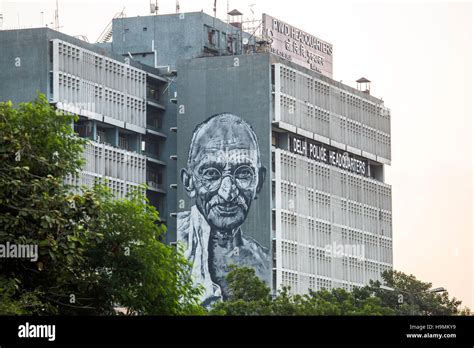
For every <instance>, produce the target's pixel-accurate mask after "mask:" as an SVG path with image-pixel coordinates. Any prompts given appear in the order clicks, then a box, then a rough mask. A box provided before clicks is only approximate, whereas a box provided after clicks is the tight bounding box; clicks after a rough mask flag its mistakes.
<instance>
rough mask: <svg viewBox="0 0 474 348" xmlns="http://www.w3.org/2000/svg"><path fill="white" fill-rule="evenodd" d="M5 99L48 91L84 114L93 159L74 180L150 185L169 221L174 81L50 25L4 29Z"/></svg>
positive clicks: (80, 124)
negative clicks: (165, 97)
mask: <svg viewBox="0 0 474 348" xmlns="http://www.w3.org/2000/svg"><path fill="white" fill-rule="evenodd" d="M0 47H1V48H2V49H1V50H0V66H1V67H2V68H1V69H0V81H2V82H1V83H0V99H1V100H12V101H13V102H14V103H18V102H26V101H31V100H33V99H34V98H35V96H36V92H37V91H38V92H41V93H43V94H45V95H46V96H47V98H48V100H49V101H50V103H51V104H54V105H55V106H56V108H57V109H60V110H64V111H68V112H71V113H73V114H76V115H78V116H79V120H78V121H77V122H76V123H75V124H74V128H75V130H76V132H77V133H78V134H79V136H81V137H84V138H88V139H89V140H90V142H89V144H88V145H87V147H86V149H85V158H86V166H85V168H84V170H83V171H82V172H81V173H80V174H79V175H78V176H76V177H72V176H71V177H69V178H68V179H67V180H68V181H69V182H70V183H75V184H79V185H89V186H91V185H93V184H94V182H97V181H102V182H107V185H108V186H109V187H110V188H111V189H112V191H113V192H114V193H115V194H116V195H117V196H118V197H123V196H125V195H126V194H127V193H128V192H130V191H131V190H134V189H135V188H136V187H137V186H139V185H141V184H145V183H146V184H148V190H147V195H148V197H149V199H150V201H151V202H152V203H153V204H154V205H155V206H156V207H157V208H158V210H159V211H160V212H161V213H162V214H163V215H164V220H166V212H167V210H166V209H167V205H166V191H167V189H166V186H165V185H166V182H165V180H164V173H165V169H164V168H166V165H167V159H163V158H161V157H160V156H159V151H158V147H159V146H160V144H161V143H163V142H166V138H167V135H165V134H164V133H163V132H162V118H163V113H164V110H165V107H164V106H163V105H162V104H160V100H159V99H160V93H161V91H162V90H164V89H165V88H166V85H167V83H168V80H167V79H166V78H164V77H162V76H158V75H157V73H158V70H156V69H153V68H152V67H148V66H144V65H141V64H139V63H137V62H134V61H132V62H130V59H126V58H124V57H122V56H118V55H115V54H113V53H112V52H110V51H108V50H106V49H103V48H101V47H99V46H97V45H92V44H89V43H87V42H84V41H82V40H79V39H76V38H74V37H71V36H68V35H64V34H61V33H59V32H56V31H54V30H51V29H48V28H37V29H23V30H6V31H0Z"/></svg>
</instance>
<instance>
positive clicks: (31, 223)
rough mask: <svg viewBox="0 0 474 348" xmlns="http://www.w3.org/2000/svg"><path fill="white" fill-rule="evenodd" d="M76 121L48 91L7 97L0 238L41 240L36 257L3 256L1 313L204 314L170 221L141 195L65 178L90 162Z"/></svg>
mask: <svg viewBox="0 0 474 348" xmlns="http://www.w3.org/2000/svg"><path fill="white" fill-rule="evenodd" d="M74 119H75V117H74V116H72V115H68V114H64V113H62V112H58V111H56V110H54V109H53V108H52V107H51V106H50V105H49V103H48V101H47V100H46V98H45V97H44V96H41V95H40V96H38V98H37V99H36V100H35V101H34V102H32V103H22V104H19V106H18V107H17V108H14V107H13V106H12V104H11V103H10V102H8V103H0V244H2V245H6V244H7V243H10V245H33V246H35V245H36V246H39V255H38V258H37V259H36V260H29V259H21V258H8V259H5V258H2V259H1V260H0V301H1V302H0V313H1V314H114V313H115V309H114V308H115V307H116V306H122V307H125V308H126V309H127V311H128V313H130V314H188V313H190V314H196V313H202V309H201V308H200V307H199V306H198V305H197V301H198V300H197V296H198V294H199V291H200V290H199V289H194V288H192V286H191V280H190V278H189V272H188V267H189V266H188V265H187V263H186V262H185V260H184V259H183V257H182V256H181V253H179V251H175V250H174V249H173V248H172V247H170V246H165V245H164V244H162V243H161V242H159V241H158V239H159V237H160V236H161V235H162V234H163V233H164V232H165V230H164V227H163V226H162V225H161V224H160V220H159V215H158V212H157V211H156V210H155V209H154V208H153V207H151V206H150V205H149V204H147V201H146V199H145V198H144V197H143V195H142V194H140V192H138V191H137V192H136V193H134V194H132V195H131V196H130V197H128V199H124V200H116V199H114V198H113V197H112V195H111V194H110V192H108V191H107V189H105V188H101V187H97V188H95V189H94V190H90V189H85V188H84V189H82V190H79V189H78V188H74V187H69V186H67V185H66V184H65V178H66V177H67V176H68V175H74V174H76V173H77V172H79V171H80V169H81V167H82V165H83V163H84V161H83V159H82V151H83V146H84V144H85V140H83V139H80V138H78V137H76V136H75V134H74V132H73V130H72V127H71V124H72V122H73V121H74ZM73 189H74V190H73ZM32 261H33V262H32Z"/></svg>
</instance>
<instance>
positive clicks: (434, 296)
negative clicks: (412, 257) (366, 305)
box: [366, 270, 462, 315]
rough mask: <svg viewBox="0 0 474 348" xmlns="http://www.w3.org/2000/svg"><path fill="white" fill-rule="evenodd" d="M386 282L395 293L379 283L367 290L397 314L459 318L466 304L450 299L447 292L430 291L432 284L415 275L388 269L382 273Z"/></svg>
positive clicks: (374, 283) (371, 284) (372, 282)
mask: <svg viewBox="0 0 474 348" xmlns="http://www.w3.org/2000/svg"><path fill="white" fill-rule="evenodd" d="M382 279H383V281H384V283H385V286H387V287H389V288H392V289H394V291H389V290H386V289H384V288H381V285H382V284H381V282H379V281H376V282H374V281H371V282H370V285H368V286H367V287H366V288H367V290H368V291H370V292H372V293H373V294H374V295H375V296H377V297H378V298H380V299H381V300H382V304H383V305H384V306H386V307H389V308H392V309H394V310H395V311H396V313H397V315H456V314H458V313H459V312H460V309H459V306H460V305H461V303H462V301H460V300H458V299H456V298H455V297H453V298H450V297H449V294H448V292H447V291H444V292H442V293H433V292H429V290H430V289H431V288H432V284H431V283H426V282H422V281H420V280H418V279H417V278H416V277H415V276H414V275H412V274H410V275H407V274H405V273H403V272H400V271H395V270H388V271H385V272H383V273H382Z"/></svg>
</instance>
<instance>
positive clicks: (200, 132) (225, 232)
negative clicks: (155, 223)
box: [177, 113, 271, 307]
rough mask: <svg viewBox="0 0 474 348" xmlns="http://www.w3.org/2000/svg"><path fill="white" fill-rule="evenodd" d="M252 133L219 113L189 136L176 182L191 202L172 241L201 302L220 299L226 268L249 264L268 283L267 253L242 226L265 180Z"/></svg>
mask: <svg viewBox="0 0 474 348" xmlns="http://www.w3.org/2000/svg"><path fill="white" fill-rule="evenodd" d="M266 175H267V169H266V168H265V166H264V165H263V164H262V162H261V154H260V148H259V142H258V139H257V135H256V133H255V132H254V130H253V129H252V127H251V126H250V125H249V124H248V123H247V122H246V121H245V120H243V119H242V118H241V117H239V116H238V115H235V114H231V113H220V114H216V115H213V116H211V117H209V118H208V119H207V120H205V121H204V122H202V123H200V124H198V125H197V126H196V128H195V129H194V132H193V133H192V137H191V141H190V145H189V151H188V156H187V162H186V167H185V168H182V169H181V172H180V178H181V182H182V184H183V188H184V190H185V192H186V194H187V196H188V197H189V198H190V200H191V202H192V203H191V207H190V210H188V211H182V212H179V213H178V221H177V240H178V241H179V242H180V243H182V244H183V245H184V249H185V256H186V258H187V259H188V261H190V262H191V263H192V274H193V277H194V280H195V283H197V284H201V285H202V286H204V294H203V296H202V303H203V305H204V306H206V307H209V306H210V305H211V304H212V303H214V302H216V301H219V300H225V299H226V298H227V296H228V289H227V283H226V279H225V277H226V275H227V273H228V272H229V266H230V265H232V264H235V265H238V266H248V267H252V268H254V269H255V271H256V274H257V276H259V277H260V278H262V279H268V275H269V273H270V272H271V269H270V268H269V267H270V264H269V259H270V255H269V250H268V248H266V247H264V246H262V245H261V244H260V243H259V242H258V241H256V240H255V239H253V238H252V237H250V235H248V233H247V232H246V231H245V230H244V228H243V226H242V225H243V224H244V222H245V220H246V219H247V215H248V213H249V211H250V210H251V209H252V202H253V201H254V200H256V199H257V198H258V194H259V192H260V190H261V188H262V185H263V184H264V182H265V179H266Z"/></svg>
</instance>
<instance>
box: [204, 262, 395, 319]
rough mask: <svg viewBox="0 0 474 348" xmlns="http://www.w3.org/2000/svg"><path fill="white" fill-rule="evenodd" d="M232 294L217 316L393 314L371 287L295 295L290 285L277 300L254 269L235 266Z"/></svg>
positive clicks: (216, 307)
mask: <svg viewBox="0 0 474 348" xmlns="http://www.w3.org/2000/svg"><path fill="white" fill-rule="evenodd" d="M227 282H228V286H229V291H230V294H231V296H229V299H228V300H227V301H225V302H219V303H217V304H215V305H214V307H213V308H212V310H211V312H210V314H214V315H393V314H394V313H395V311H394V310H392V309H391V308H388V307H384V306H383V305H382V303H381V300H380V299H379V298H375V297H373V296H372V294H371V292H370V291H368V290H362V289H358V290H356V291H353V292H347V291H345V290H344V289H333V290H331V291H328V290H325V289H323V290H320V291H310V292H309V293H308V294H306V295H291V293H290V288H288V287H284V288H283V289H281V290H280V291H279V292H278V294H277V295H276V296H275V298H274V299H272V298H271V296H270V293H271V292H270V289H269V288H268V287H267V286H266V285H265V283H264V282H263V281H261V280H260V279H259V278H258V277H257V276H256V274H255V271H254V270H253V269H252V268H248V267H235V266H234V267H232V268H231V271H230V272H229V274H228V275H227Z"/></svg>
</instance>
